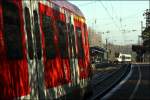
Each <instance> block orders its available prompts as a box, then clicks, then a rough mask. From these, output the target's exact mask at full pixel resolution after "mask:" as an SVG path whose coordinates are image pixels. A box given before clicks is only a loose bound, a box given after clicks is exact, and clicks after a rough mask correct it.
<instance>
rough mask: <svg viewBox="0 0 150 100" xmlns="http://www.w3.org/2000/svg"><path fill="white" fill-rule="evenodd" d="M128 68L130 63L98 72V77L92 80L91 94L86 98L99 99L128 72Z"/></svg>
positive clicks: (89, 99)
mask: <svg viewBox="0 0 150 100" xmlns="http://www.w3.org/2000/svg"><path fill="white" fill-rule="evenodd" d="M130 69H131V66H130V65H122V66H121V67H119V68H118V69H117V70H115V71H112V72H110V73H107V74H100V76H99V77H97V78H95V80H92V84H91V85H92V96H91V97H90V98H88V100H97V99H101V98H102V97H103V96H104V95H105V94H106V93H107V92H108V91H109V90H111V89H112V88H113V87H114V86H115V85H116V84H117V83H118V82H120V81H121V80H122V79H123V78H124V77H125V76H126V75H127V74H128V73H129V71H130Z"/></svg>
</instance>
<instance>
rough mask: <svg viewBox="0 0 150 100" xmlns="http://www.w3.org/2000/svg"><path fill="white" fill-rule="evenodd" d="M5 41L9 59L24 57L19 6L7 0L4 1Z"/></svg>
mask: <svg viewBox="0 0 150 100" xmlns="http://www.w3.org/2000/svg"><path fill="white" fill-rule="evenodd" d="M2 9H3V25H4V31H3V32H4V42H5V45H6V49H7V57H8V59H22V58H23V47H22V32H21V30H20V17H19V11H18V7H17V6H16V5H14V4H12V3H8V2H6V1H3V2H2Z"/></svg>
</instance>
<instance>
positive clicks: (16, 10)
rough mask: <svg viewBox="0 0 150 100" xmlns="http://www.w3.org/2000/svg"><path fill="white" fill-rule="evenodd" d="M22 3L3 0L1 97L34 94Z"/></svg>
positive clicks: (0, 15)
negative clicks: (31, 89) (29, 70)
mask: <svg viewBox="0 0 150 100" xmlns="http://www.w3.org/2000/svg"><path fill="white" fill-rule="evenodd" d="M23 22H24V21H23V14H22V3H21V0H20V1H16V0H14V1H13V0H1V1H0V99H2V100H3V99H4V100H5V99H15V98H19V97H22V96H27V95H29V94H30V87H29V76H28V62H27V60H26V58H27V57H26V52H27V51H26V46H25V43H26V41H25V32H24V23H23Z"/></svg>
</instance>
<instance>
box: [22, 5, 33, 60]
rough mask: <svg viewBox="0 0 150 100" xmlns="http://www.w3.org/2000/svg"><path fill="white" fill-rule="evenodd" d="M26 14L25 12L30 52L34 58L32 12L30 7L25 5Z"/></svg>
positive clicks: (31, 57) (30, 56)
mask: <svg viewBox="0 0 150 100" xmlns="http://www.w3.org/2000/svg"><path fill="white" fill-rule="evenodd" d="M24 14H25V23H26V24H25V29H26V33H27V43H28V54H29V58H30V59H33V54H34V51H33V38H32V34H31V20H30V12H29V8H28V7H25V9H24Z"/></svg>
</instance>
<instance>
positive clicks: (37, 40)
mask: <svg viewBox="0 0 150 100" xmlns="http://www.w3.org/2000/svg"><path fill="white" fill-rule="evenodd" d="M33 15H34V18H33V20H34V28H33V34H34V38H35V40H34V43H35V50H36V51H35V52H36V57H37V59H39V60H40V59H41V58H42V44H41V34H40V27H39V20H38V19H39V18H38V13H37V11H36V10H34V11H33Z"/></svg>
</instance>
